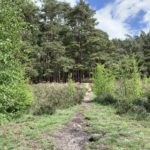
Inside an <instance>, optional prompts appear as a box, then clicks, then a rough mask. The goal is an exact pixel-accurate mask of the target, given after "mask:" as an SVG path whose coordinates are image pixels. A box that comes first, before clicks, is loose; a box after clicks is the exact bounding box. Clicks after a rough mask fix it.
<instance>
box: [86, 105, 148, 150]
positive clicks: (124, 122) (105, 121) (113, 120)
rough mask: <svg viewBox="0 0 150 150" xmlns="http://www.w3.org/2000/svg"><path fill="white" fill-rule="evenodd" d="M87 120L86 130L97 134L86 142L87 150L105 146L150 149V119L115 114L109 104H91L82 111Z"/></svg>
mask: <svg viewBox="0 0 150 150" xmlns="http://www.w3.org/2000/svg"><path fill="white" fill-rule="evenodd" d="M84 115H85V118H88V119H87V122H88V125H89V126H88V127H87V128H86V130H87V131H88V132H91V134H93V135H92V136H95V135H96V136H97V138H96V140H95V141H93V142H90V143H87V145H86V146H87V148H86V149H87V150H88V149H93V150H99V149H100V148H101V147H105V148H108V149H111V150H112V149H113V150H148V149H150V143H149V141H150V121H136V120H131V119H130V118H129V117H128V116H124V117H121V116H119V115H116V111H115V109H114V108H112V107H111V106H102V105H98V104H93V107H92V109H86V110H85V111H84Z"/></svg>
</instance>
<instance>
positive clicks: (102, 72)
mask: <svg viewBox="0 0 150 150" xmlns="http://www.w3.org/2000/svg"><path fill="white" fill-rule="evenodd" d="M114 81H115V78H114V76H113V75H112V74H111V72H110V71H109V70H108V69H106V68H105V67H104V65H100V64H99V65H97V67H96V70H95V73H94V78H93V82H94V85H93V90H94V93H95V94H96V95H97V96H100V95H102V94H107V93H109V94H111V93H114V90H115V84H114V83H115V82H114Z"/></svg>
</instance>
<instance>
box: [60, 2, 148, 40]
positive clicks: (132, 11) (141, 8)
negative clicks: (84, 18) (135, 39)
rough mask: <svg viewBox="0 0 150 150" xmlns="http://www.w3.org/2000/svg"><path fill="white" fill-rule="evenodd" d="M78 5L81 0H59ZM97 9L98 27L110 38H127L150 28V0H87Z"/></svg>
mask: <svg viewBox="0 0 150 150" xmlns="http://www.w3.org/2000/svg"><path fill="white" fill-rule="evenodd" d="M58 1H65V2H68V3H70V4H71V6H74V5H76V3H77V2H78V1H79V0H58ZM85 1H86V2H87V3H89V4H90V6H91V7H92V8H94V9H95V10H96V14H95V16H94V17H95V18H97V21H98V23H99V24H98V25H97V28H99V29H101V30H103V31H105V32H107V34H108V35H109V37H110V39H113V38H119V39H125V37H126V35H127V34H128V35H131V36H133V35H139V34H140V32H141V31H145V32H146V33H147V32H149V30H150V0H85Z"/></svg>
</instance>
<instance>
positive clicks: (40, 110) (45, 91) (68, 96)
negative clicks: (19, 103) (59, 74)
mask: <svg viewBox="0 0 150 150" xmlns="http://www.w3.org/2000/svg"><path fill="white" fill-rule="evenodd" d="M71 87H72V88H73V90H72V89H70V83H69V85H68V84H57V83H53V84H37V85H34V86H33V91H34V95H35V100H34V102H33V104H32V107H31V111H32V112H33V114H35V115H41V114H53V113H54V112H55V110H56V109H61V108H68V107H70V106H73V105H76V104H79V103H81V102H82V100H83V97H84V95H85V90H84V89H83V88H79V87H73V85H71Z"/></svg>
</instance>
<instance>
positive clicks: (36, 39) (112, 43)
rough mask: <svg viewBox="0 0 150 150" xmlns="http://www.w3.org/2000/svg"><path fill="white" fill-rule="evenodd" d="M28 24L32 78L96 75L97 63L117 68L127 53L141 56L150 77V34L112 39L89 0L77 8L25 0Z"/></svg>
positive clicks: (26, 41)
mask: <svg viewBox="0 0 150 150" xmlns="http://www.w3.org/2000/svg"><path fill="white" fill-rule="evenodd" d="M20 7H21V9H22V17H23V19H24V21H25V22H26V23H27V28H26V30H24V31H23V33H22V39H23V41H24V45H23V47H22V51H23V53H24V52H25V54H27V55H26V56H27V57H26V59H21V60H22V62H23V63H24V64H25V65H26V73H27V76H28V77H29V78H30V79H31V81H32V82H34V83H38V82H44V81H45V82H46V81H51V82H52V81H55V82H65V81H66V80H67V78H68V76H69V75H71V76H72V78H73V80H75V81H80V82H81V81H84V80H85V79H87V78H91V76H92V73H93V69H94V68H95V66H96V64H97V63H101V64H105V65H106V66H107V67H108V68H109V67H110V68H112V66H113V65H112V64H115V63H117V62H118V60H120V59H122V58H123V57H124V56H125V55H130V56H133V55H134V56H135V57H136V58H137V60H138V62H139V68H140V70H141V72H142V74H143V75H148V76H149V75H150V42H149V41H150V33H148V34H146V33H144V32H141V34H140V35H139V36H135V37H131V36H127V38H126V39H125V40H120V39H113V40H110V39H109V36H108V35H107V33H105V32H103V31H102V30H100V29H97V28H96V25H97V23H98V22H97V20H96V19H95V18H94V14H95V10H94V9H92V8H91V7H90V6H89V4H87V3H85V2H84V0H80V2H79V3H78V4H77V5H76V6H75V7H71V6H70V5H69V4H67V3H64V2H58V1H56V0H44V1H43V3H42V6H41V7H40V8H39V7H37V6H36V5H35V4H34V3H32V2H30V1H28V0H24V2H23V3H21V4H20Z"/></svg>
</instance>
